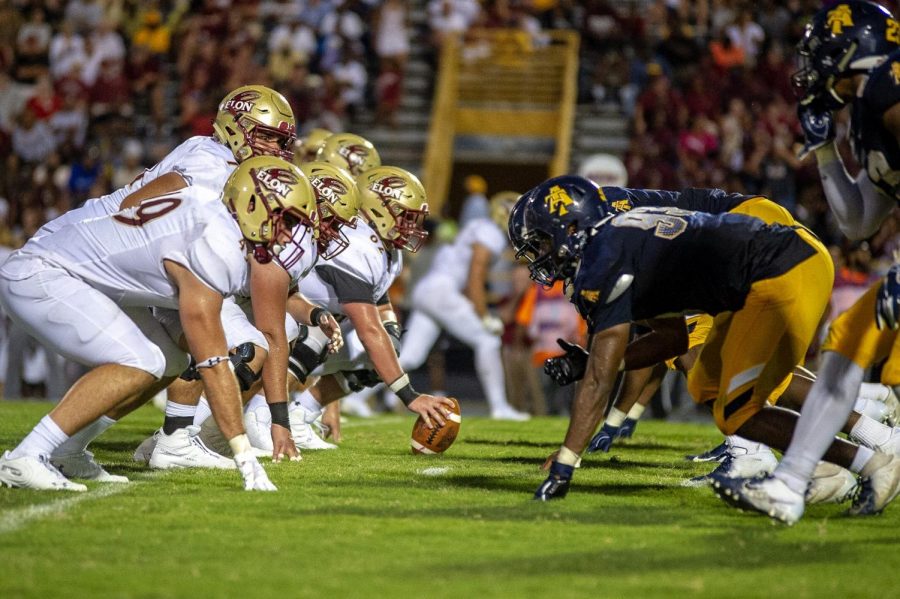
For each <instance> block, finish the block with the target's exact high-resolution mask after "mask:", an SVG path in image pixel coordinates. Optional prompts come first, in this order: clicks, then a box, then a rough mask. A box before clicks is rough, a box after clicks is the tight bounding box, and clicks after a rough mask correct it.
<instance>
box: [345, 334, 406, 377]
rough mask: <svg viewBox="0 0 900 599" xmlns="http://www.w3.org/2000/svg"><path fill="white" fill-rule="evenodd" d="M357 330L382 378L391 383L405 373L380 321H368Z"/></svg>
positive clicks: (376, 370)
mask: <svg viewBox="0 0 900 599" xmlns="http://www.w3.org/2000/svg"><path fill="white" fill-rule="evenodd" d="M354 327H355V323H354ZM356 331H357V334H358V335H359V340H360V342H362V344H363V347H365V348H366V353H368V354H369V359H370V360H372V365H373V366H374V367H375V372H377V373H378V376H379V377H381V380H382V381H384V382H385V383H388V384H390V383H392V382H394V381H396V380H397V379H398V378H400V377H401V376H402V375H403V368H402V367H401V366H400V361H399V360H398V359H397V352H395V351H394V345H393V344H392V343H391V337H390V335H388V332H387V331H386V330H385V328H384V325H382V324H381V322H380V321H375V322H368V323H366V324H365V325H363V326H362V327H360V328H357V329H356Z"/></svg>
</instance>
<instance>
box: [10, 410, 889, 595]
mask: <svg viewBox="0 0 900 599" xmlns="http://www.w3.org/2000/svg"><path fill="white" fill-rule="evenodd" d="M47 409H48V405H46V404H41V403H11V402H0V447H3V448H10V447H11V446H12V445H14V443H15V442H16V441H17V440H18V439H19V438H20V437H21V436H22V435H24V434H25V433H26V432H27V431H28V430H29V429H30V427H31V426H32V425H33V424H34V423H35V422H36V421H37V420H38V419H39V418H40V416H41V415H42V414H43V413H45V412H46V411H47ZM412 420H413V419H412V417H398V416H386V417H382V418H379V419H375V420H368V421H362V420H351V421H350V422H348V423H347V424H346V425H345V426H346V428H345V431H344V432H345V435H344V436H345V441H344V443H343V445H342V447H341V448H340V449H339V450H338V451H332V452H318V453H315V452H306V453H305V457H304V460H303V461H302V462H300V463H287V464H276V465H269V466H268V472H269V475H270V477H271V479H272V481H273V482H274V483H275V484H276V485H278V487H279V489H280V490H279V492H278V493H271V494H266V493H247V492H244V491H243V490H241V488H240V486H239V476H238V475H237V474H236V473H234V472H230V473H229V472H201V471H190V472H186V471H178V472H175V471H170V472H163V473H160V472H151V471H149V470H147V469H145V468H144V467H143V466H140V465H138V464H134V463H133V462H131V452H132V450H133V448H134V447H135V446H136V445H137V444H138V443H139V442H140V441H141V440H142V439H143V438H144V437H145V436H146V434H148V432H150V431H151V430H153V428H155V427H156V426H159V423H160V421H161V415H160V414H159V412H156V411H155V410H153V409H152V408H145V409H142V410H140V411H139V412H137V413H135V414H134V415H133V416H131V417H129V418H127V419H126V420H124V421H123V422H121V423H120V424H119V425H118V426H116V427H114V428H113V429H112V430H110V431H109V432H107V433H106V434H105V435H104V436H103V437H101V438H100V439H99V440H98V441H97V442H96V443H95V446H94V450H95V452H96V454H97V457H98V458H99V459H100V461H101V462H102V463H105V464H107V465H108V466H110V470H112V471H113V472H116V473H121V474H127V475H128V476H129V477H131V479H132V481H134V482H133V483H132V484H128V485H99V484H92V485H89V486H90V489H89V491H88V492H87V493H83V494H76V493H71V494H68V493H67V494H62V493H44V492H34V491H23V490H19V489H12V490H11V489H6V488H3V489H2V490H0V559H2V564H3V574H2V576H0V597H2V598H6V599H8V598H12V597H91V598H94V597H142V598H149V597H247V598H255V597H275V596H281V597H428V598H429V599H434V598H441V597H455V598H463V597H466V598H467V597H525V596H544V597H672V596H687V595H690V596H709V597H751V596H755V597H776V596H780V597H790V598H792V599H793V598H796V597H824V596H826V595H831V596H846V597H865V596H872V597H876V596H877V597H885V596H888V597H889V596H892V595H893V594H894V593H896V592H897V590H896V589H897V587H896V576H897V574H896V572H897V569H898V567H900V557H898V551H897V550H898V541H897V536H898V533H897V529H898V524H900V505H897V506H892V507H891V508H889V509H888V511H887V512H886V513H885V514H884V515H882V516H879V517H872V518H855V519H853V518H847V517H844V516H842V512H843V507H842V506H834V505H831V506H814V507H812V508H810V509H809V510H808V512H807V516H806V517H805V518H804V519H803V520H802V521H801V522H800V523H799V524H797V525H796V526H794V527H793V528H786V527H783V526H779V525H774V524H771V523H770V522H769V521H768V519H766V518H762V517H758V516H754V515H749V514H742V513H739V512H737V511H735V510H733V509H731V508H728V507H726V506H725V505H724V504H723V503H721V502H720V501H719V500H718V499H716V498H715V496H714V495H713V494H712V492H711V491H710V490H709V489H706V488H704V489H689V488H682V487H680V486H679V483H680V481H681V480H682V479H684V478H686V477H689V476H693V475H696V474H701V473H703V472H704V471H705V470H707V469H708V468H709V467H708V466H706V465H702V464H700V465H695V464H691V463H688V462H686V461H684V460H683V459H682V457H683V455H684V454H685V453H689V452H693V451H695V450H697V449H704V448H706V447H708V446H710V445H711V444H714V443H716V442H717V440H718V437H717V435H716V433H715V431H714V429H713V427H711V426H700V425H684V424H666V423H660V422H643V423H641V425H640V426H639V427H638V430H637V433H636V436H635V438H634V439H633V440H631V441H630V442H624V443H621V444H620V445H619V446H618V447H615V448H614V449H613V451H612V452H611V453H610V454H608V455H601V456H596V457H595V456H590V457H589V458H588V459H586V460H585V465H584V467H583V468H581V469H580V470H579V471H578V473H577V479H576V486H575V487H574V488H573V490H572V492H571V493H570V494H569V497H568V498H567V499H566V500H564V501H562V502H556V503H552V504H540V503H536V502H533V501H531V499H530V498H531V493H532V492H533V490H534V488H535V487H536V486H537V485H538V484H539V483H540V482H541V481H542V480H543V476H542V474H541V473H540V472H539V471H538V470H537V466H538V465H539V464H540V463H541V462H542V460H543V458H544V457H545V456H546V455H547V454H548V453H549V452H550V451H551V450H552V449H554V446H555V445H557V444H558V443H559V441H560V440H561V438H562V435H563V432H564V429H565V422H564V421H563V420H561V419H537V420H533V421H531V422H529V423H525V424H518V423H497V422H492V421H489V420H486V419H477V418H469V419H465V418H464V421H463V428H462V432H461V435H460V438H459V439H458V440H457V442H456V444H455V445H454V446H453V447H452V448H451V449H450V451H449V452H448V453H447V455H445V456H438V457H433V458H427V457H421V456H413V455H410V453H409V451H408V449H407V438H408V433H409V430H410V428H411V426H412Z"/></svg>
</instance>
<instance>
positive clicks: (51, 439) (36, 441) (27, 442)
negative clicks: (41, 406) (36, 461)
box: [9, 414, 69, 458]
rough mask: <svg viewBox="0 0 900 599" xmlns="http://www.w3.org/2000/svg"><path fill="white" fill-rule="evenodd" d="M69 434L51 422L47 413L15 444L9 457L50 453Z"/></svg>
mask: <svg viewBox="0 0 900 599" xmlns="http://www.w3.org/2000/svg"><path fill="white" fill-rule="evenodd" d="M68 438H69V435H67V434H66V433H64V432H63V431H62V429H61V428H59V425H57V424H56V423H55V422H53V419H52V418H50V415H49V414H47V415H46V416H44V417H43V418H41V421H40V422H38V423H37V426H35V427H34V428H33V429H31V432H30V433H28V435H27V436H26V437H25V438H24V439H22V442H21V443H19V445H18V446H16V448H15V449H13V450H12V451H11V452H9V457H11V458H22V457H25V456H31V457H35V458H36V457H38V456H40V455H48V456H49V455H50V454H51V453H53V450H54V449H56V448H57V447H59V446H60V445H62V444H63V443H65V442H66V439H68Z"/></svg>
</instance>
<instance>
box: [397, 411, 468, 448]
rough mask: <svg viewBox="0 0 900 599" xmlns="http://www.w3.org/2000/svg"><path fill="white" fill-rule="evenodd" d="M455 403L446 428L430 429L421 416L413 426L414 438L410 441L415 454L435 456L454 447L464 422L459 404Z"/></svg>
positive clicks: (446, 422)
mask: <svg viewBox="0 0 900 599" xmlns="http://www.w3.org/2000/svg"><path fill="white" fill-rule="evenodd" d="M450 400H451V401H453V408H452V409H451V413H450V416H448V417H447V418H446V420H445V422H444V426H441V427H437V426H436V427H435V428H432V429H429V428H428V427H427V426H425V421H424V420H423V419H422V417H421V416H419V418H418V419H417V420H416V423H415V425H413V430H412V436H411V437H410V439H409V445H410V447H411V448H412V452H413V453H417V454H427V455H431V454H435V453H443V452H445V451H447V448H448V447H450V446H451V445H453V441H454V440H456V435H458V434H459V424H460V422H462V416H461V415H460V413H459V402H458V401H456V400H455V399H453V398H452V397H451V398H450Z"/></svg>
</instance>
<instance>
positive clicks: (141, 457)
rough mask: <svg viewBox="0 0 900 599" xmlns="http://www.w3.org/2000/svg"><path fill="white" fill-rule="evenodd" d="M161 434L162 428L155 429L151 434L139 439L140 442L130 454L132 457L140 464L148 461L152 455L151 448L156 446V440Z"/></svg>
mask: <svg viewBox="0 0 900 599" xmlns="http://www.w3.org/2000/svg"><path fill="white" fill-rule="evenodd" d="M161 434H163V432H162V429H158V430H155V431H153V434H152V435H150V436H149V437H147V438H146V439H144V440H143V441H141V444H140V445H138V446H137V449H135V450H134V454H133V455H132V456H131V457H132V459H133V460H134V461H135V462H140V463H141V464H146V463H147V462H149V461H150V456H151V455H153V449H154V448H155V447H156V442H157V441H159V436H160V435H161Z"/></svg>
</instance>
